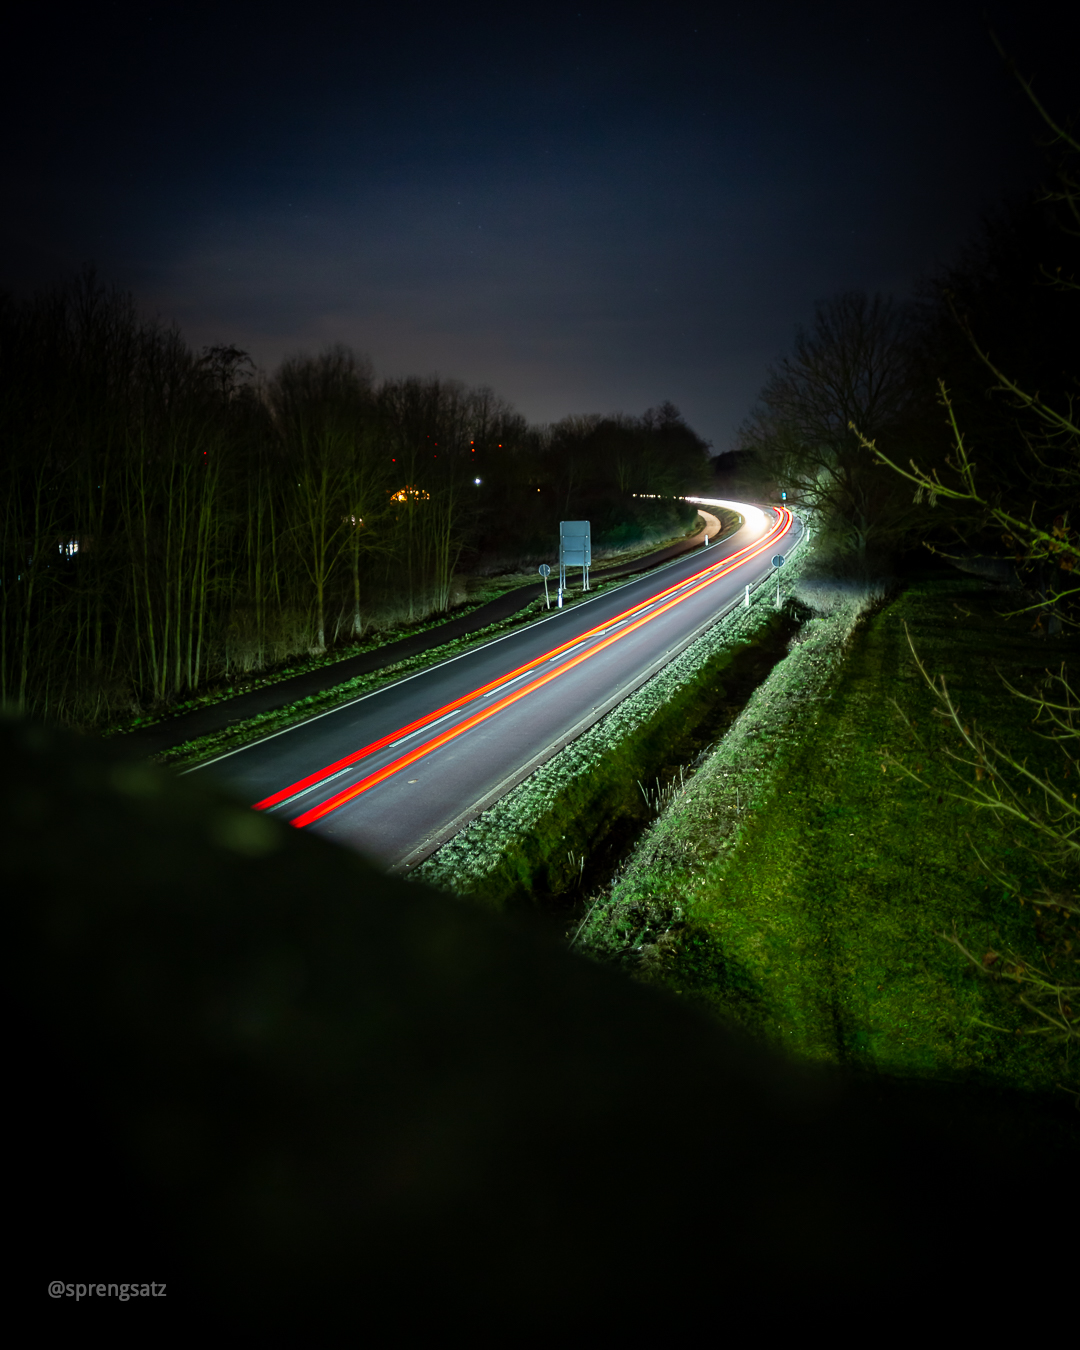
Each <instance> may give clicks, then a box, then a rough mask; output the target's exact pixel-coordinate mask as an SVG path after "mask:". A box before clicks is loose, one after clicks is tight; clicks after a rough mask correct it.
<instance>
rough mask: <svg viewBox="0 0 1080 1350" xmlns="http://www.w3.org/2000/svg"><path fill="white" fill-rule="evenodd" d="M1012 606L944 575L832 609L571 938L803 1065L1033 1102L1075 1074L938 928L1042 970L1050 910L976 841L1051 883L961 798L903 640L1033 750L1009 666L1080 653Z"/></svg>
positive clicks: (1024, 667) (1031, 678) (1021, 675)
mask: <svg viewBox="0 0 1080 1350" xmlns="http://www.w3.org/2000/svg"><path fill="white" fill-rule="evenodd" d="M1007 605H1008V597H1007V596H1004V595H1002V593H1001V592H999V591H996V590H994V589H991V588H989V587H987V586H986V585H985V584H984V583H982V582H979V581H972V580H970V579H967V578H961V577H958V576H956V575H955V574H952V575H949V576H940V577H934V578H932V579H925V580H923V581H921V582H919V583H918V584H912V585H910V586H909V587H908V588H907V589H906V590H905V591H904V592H903V593H902V594H901V595H899V596H898V597H897V598H895V599H894V600H892V601H891V602H890V603H888V604H884V605H881V606H879V607H878V608H877V609H876V610H874V609H872V610H871V611H869V612H868V613H864V614H863V615H862V616H861V618H860V614H859V609H860V606H859V605H858V604H857V603H846V604H843V603H842V604H840V605H838V606H837V607H836V608H835V610H834V612H833V613H832V614H831V615H830V616H828V617H825V618H822V619H818V620H815V622H814V623H812V624H810V625H809V626H808V627H807V628H806V629H805V630H804V633H803V635H802V636H803V638H804V640H803V641H802V642H801V645H797V646H795V647H794V649H793V651H792V653H791V655H790V656H789V657H788V659H787V660H785V661H784V662H782V663H781V664H780V665H778V666H777V667H776V668H775V669H774V671H773V672H772V674H771V676H770V678H769V679H768V681H767V682H766V683H765V684H764V685H763V686H762V687H761V688H760V689H759V690H758V691H757V692H756V694H755V695H754V697H753V699H752V700H751V702H750V704H749V705H748V706H747V708H746V709H745V711H744V712H743V714H742V715H741V716H740V718H739V719H738V721H737V722H736V724H735V725H734V727H733V728H732V730H731V732H730V733H729V735H728V736H727V737H726V738H725V740H724V742H723V743H722V745H721V747H720V748H719V750H718V751H717V753H716V754H714V755H712V756H711V757H710V758H709V760H708V761H707V763H705V764H704V765H703V766H702V768H701V770H700V771H699V773H698V774H696V775H695V777H694V779H693V781H692V782H691V783H690V784H689V785H688V786H687V788H686V790H685V791H684V792H683V793H682V794H681V795H680V796H679V797H678V799H677V800H676V801H675V802H674V804H673V805H672V806H671V807H670V808H669V809H668V810H667V811H666V812H665V813H664V815H663V816H662V817H661V818H660V819H659V820H658V821H657V823H656V824H655V825H654V827H653V828H652V829H651V830H650V831H649V832H648V834H647V835H646V836H645V837H644V838H643V839H642V840H641V841H640V843H639V845H638V847H637V848H636V849H635V851H634V853H633V855H632V857H631V858H630V859H629V861H628V863H627V865H626V866H625V868H624V869H623V871H622V873H621V875H620V876H619V877H618V879H617V881H616V883H615V885H614V886H613V887H612V888H611V889H610V890H609V892H608V893H607V894H606V895H604V896H603V897H602V899H601V900H600V901H599V903H598V904H597V905H596V907H595V909H594V911H593V912H592V914H591V915H590V917H589V918H588V920H587V922H586V925H585V928H584V931H583V933H582V935H581V941H582V942H583V943H584V944H586V945H587V946H588V947H589V948H590V949H591V950H592V951H593V952H595V953H596V954H598V955H601V956H606V957H609V958H618V959H621V960H623V961H624V962H626V963H627V964H628V965H629V966H630V967H631V969H632V970H633V971H634V973H636V974H637V975H638V976H639V977H641V978H645V979H648V980H650V981H652V982H655V983H658V984H661V985H663V986H666V987H667V988H669V989H670V990H672V992H674V993H677V994H681V995H682V996H683V997H691V998H694V999H695V1000H697V1001H699V1002H700V1003H701V1004H702V1005H704V1006H705V1007H707V1008H708V1009H710V1010H711V1011H712V1012H714V1013H715V1014H717V1015H719V1016H720V1017H722V1018H724V1019H727V1020H735V1021H738V1022H740V1023H742V1024H744V1025H746V1026H747V1027H748V1028H750V1029H752V1030H753V1031H755V1032H757V1033H758V1034H761V1035H763V1036H765V1037H767V1038H768V1039H770V1040H772V1041H773V1042H774V1043H778V1044H781V1045H783V1046H784V1047H785V1048H786V1049H788V1050H789V1051H791V1052H794V1053H796V1054H798V1055H800V1056H803V1057H807V1058H810V1059H816V1060H823V1061H831V1062H834V1063H841V1064H846V1065H849V1066H853V1067H856V1068H861V1069H870V1070H877V1071H884V1072H887V1073H890V1074H894V1075H901V1076H907V1077H918V1076H923V1077H933V1078H944V1079H953V1080H956V1081H968V1082H985V1083H988V1084H996V1085H1003V1086H1010V1087H1019V1088H1024V1089H1029V1090H1046V1089H1050V1088H1052V1087H1054V1086H1055V1085H1058V1084H1061V1083H1063V1082H1064V1081H1065V1079H1066V1078H1067V1077H1068V1076H1070V1075H1072V1076H1075V1073H1076V1068H1077V1066H1076V1065H1075V1063H1074V1064H1073V1066H1072V1068H1071V1069H1070V1068H1069V1066H1068V1065H1067V1063H1066V1060H1065V1056H1064V1052H1063V1050H1062V1048H1061V1046H1059V1045H1055V1044H1053V1043H1051V1042H1050V1040H1049V1038H1048V1037H1045V1036H1033V1035H1030V1034H1028V1029H1029V1028H1030V1025H1031V1019H1030V1018H1029V1017H1028V1016H1026V1015H1025V1014H1024V1012H1023V1010H1022V1009H1019V1008H1018V1007H1017V1005H1016V1004H1015V1003H1014V1002H1010V1001H1007V1000H1006V999H1004V998H1003V997H1002V995H1001V991H1000V989H999V988H998V987H997V986H995V985H994V984H992V983H991V982H990V981H989V980H987V979H986V978H983V977H981V976H980V975H979V974H978V972H976V971H975V970H974V968H973V967H971V966H970V965H969V964H967V963H965V962H964V961H963V960H962V959H961V958H960V957H959V955H958V953H957V952H956V951H955V950H954V949H953V948H952V947H951V946H949V945H948V944H947V943H946V942H945V941H944V940H943V939H942V937H941V936H939V935H940V934H941V933H948V932H952V931H953V929H954V926H955V928H956V931H957V932H958V933H959V934H960V936H961V937H962V938H964V940H965V941H966V943H967V944H968V945H969V946H970V947H972V948H973V949H975V950H978V951H983V950H988V949H995V950H998V949H1001V948H1002V947H1008V948H1011V949H1013V950H1015V951H1017V952H1019V953H1021V954H1022V955H1023V956H1025V958H1026V959H1029V960H1031V961H1033V962H1038V961H1039V960H1040V956H1041V951H1042V943H1043V940H1044V936H1045V935H1044V933H1043V931H1042V924H1043V922H1044V919H1043V917H1042V916H1040V914H1039V913H1038V912H1037V911H1036V910H1034V909H1033V907H1032V906H1030V905H1028V906H1026V907H1025V906H1022V905H1021V904H1020V903H1019V902H1018V901H1017V899H1016V897H1015V896H1014V895H1013V894H1012V893H1011V892H1009V891H1007V890H1004V889H1003V888H1002V886H1001V885H1000V884H998V883H994V882H992V881H991V880H990V878H989V876H988V873H987V871H986V869H985V868H984V867H983V866H981V865H980V863H979V860H978V858H977V857H976V854H975V848H976V847H977V848H978V850H979V852H980V853H981V854H982V856H983V857H984V858H985V859H986V861H987V863H989V864H990V865H991V867H996V868H998V869H1000V871H1001V872H1003V873H1006V874H1011V875H1013V876H1014V877H1015V876H1020V877H1023V876H1025V874H1026V875H1027V876H1028V878H1029V879H1031V880H1037V878H1035V877H1032V876H1031V873H1032V869H1033V868H1035V866H1036V865H1035V862H1034V860H1033V859H1032V858H1031V857H1030V856H1029V855H1027V854H1026V853H1024V852H1022V851H1020V850H1019V849H1018V846H1017V841H1016V839H1014V838H1012V837H1011V836H1010V835H1008V834H1007V833H1005V832H1003V831H1002V830H1001V828H1000V827H999V826H996V825H995V823H994V821H993V820H991V819H990V818H989V817H988V816H985V815H980V814H978V813H977V812H976V810H975V809H974V808H973V807H971V806H969V805H966V804H964V803H962V802H960V801H957V800H955V799H954V798H953V797H951V796H950V795H949V793H950V790H952V789H955V783H954V782H953V780H952V779H951V778H950V777H949V775H948V772H947V767H946V766H947V759H946V754H947V751H948V749H949V747H950V745H951V741H950V739H949V734H948V732H947V729H946V728H945V727H944V726H943V725H942V724H941V722H940V720H939V719H936V718H935V717H934V704H933V699H932V696H931V695H930V693H929V691H928V690H927V688H926V686H925V683H924V682H923V681H922V679H921V677H920V676H919V674H918V671H917V669H916V667H915V663H914V660H913V658H912V655H911V651H910V649H909V647H908V640H907V632H908V631H909V632H910V634H911V638H912V640H913V641H914V643H915V646H916V649H917V650H918V652H919V655H920V657H921V658H922V659H923V661H924V663H925V664H926V666H927V668H928V669H929V670H931V671H934V672H937V673H942V674H945V675H946V676H947V678H948V680H949V685H950V688H951V690H952V691H953V693H954V696H955V697H956V698H957V700H958V702H959V703H960V705H961V707H962V709H963V711H964V713H965V716H967V717H969V718H971V719H972V720H977V721H978V723H979V724H980V725H982V726H984V727H988V728H989V727H993V728H995V729H996V730H997V732H998V734H999V736H1000V738H1002V739H1004V740H1006V741H1011V742H1012V743H1013V744H1014V746H1016V747H1017V748H1019V747H1020V746H1021V745H1022V746H1024V747H1025V749H1024V753H1029V754H1031V755H1033V756H1037V754H1038V747H1039V744H1040V743H1039V742H1038V741H1037V740H1035V739H1034V738H1033V737H1032V735H1031V730H1030V725H1029V721H1030V713H1029V712H1028V711H1025V710H1024V709H1023V707H1022V705H1020V704H1018V703H1017V701H1016V700H1015V699H1013V698H1012V697H1010V695H1009V694H1008V692H1007V691H1006V690H1005V688H1004V686H1003V684H1002V682H1001V680H1000V678H999V677H998V674H997V671H998V670H1000V672H1001V673H1002V674H1003V675H1005V676H1006V677H1007V678H1008V679H1009V680H1010V681H1011V682H1012V683H1013V684H1014V685H1016V686H1018V687H1020V688H1023V689H1028V690H1030V689H1032V688H1033V687H1034V686H1035V685H1036V683H1037V682H1039V681H1040V680H1042V679H1043V678H1044V677H1045V671H1046V667H1047V666H1052V667H1056V666H1057V665H1058V664H1059V663H1060V662H1061V661H1062V660H1064V659H1066V658H1067V657H1072V658H1075V656H1076V655H1077V651H1078V644H1077V642H1076V640H1075V639H1072V640H1068V641H1066V640H1055V642H1053V643H1051V644H1048V643H1047V642H1046V641H1040V640H1036V639H1035V638H1034V637H1033V636H1032V634H1031V633H1030V632H1029V631H1028V629H1029V625H1028V623H1026V622H1023V621H1010V620H1006V619H1003V618H1001V617H1000V614H999V611H1000V610H1002V609H1004V608H1006V607H1007ZM894 699H895V702H894ZM901 714H903V716H902V715H901ZM905 718H906V719H908V721H907V722H905V720H904V719H905ZM908 723H911V724H913V725H914V728H915V733H916V734H915V735H913V734H912V732H911V730H910V729H909V726H908ZM905 768H906V769H907V770H909V771H910V774H911V775H913V776H908V774H906V773H904V772H903V769H905Z"/></svg>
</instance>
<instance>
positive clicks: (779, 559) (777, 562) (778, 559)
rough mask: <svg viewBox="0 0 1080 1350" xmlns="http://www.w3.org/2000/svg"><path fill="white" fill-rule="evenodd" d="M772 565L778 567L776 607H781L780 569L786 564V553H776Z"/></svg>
mask: <svg viewBox="0 0 1080 1350" xmlns="http://www.w3.org/2000/svg"><path fill="white" fill-rule="evenodd" d="M772 565H773V566H774V567H775V568H776V608H777V609H779V608H780V569H781V567H783V565H784V555H783V554H782V553H777V554H775V555H774V557H773V560H772Z"/></svg>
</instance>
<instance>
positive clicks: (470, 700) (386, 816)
mask: <svg viewBox="0 0 1080 1350" xmlns="http://www.w3.org/2000/svg"><path fill="white" fill-rule="evenodd" d="M693 500H695V502H697V503H698V504H701V505H705V506H707V505H710V504H712V503H710V501H709V500H707V499H702V498H696V499H693ZM717 504H722V505H736V504H735V503H717ZM736 509H739V510H741V512H742V513H743V514H744V515H745V516H746V523H745V524H744V525H743V526H742V528H741V529H740V530H739V531H737V533H736V534H734V535H733V536H731V538H729V539H726V540H724V542H723V543H722V544H718V545H712V546H710V547H704V548H702V549H701V550H699V551H698V552H697V553H694V554H691V555H689V556H686V557H683V558H680V559H678V560H676V561H675V562H673V563H670V564H667V565H666V566H664V567H662V568H660V569H658V570H657V571H656V572H652V573H650V574H649V575H647V576H645V577H641V578H639V579H638V580H636V581H632V582H628V583H627V584H626V585H624V586H620V587H617V588H616V589H614V590H611V591H607V592H605V593H604V594H602V595H598V596H597V597H596V598H595V599H592V600H589V601H586V602H583V603H579V604H577V605H575V606H574V608H573V609H564V610H553V611H552V615H551V617H550V618H548V619H545V620H543V621H542V622H540V623H536V624H532V625H530V626H529V627H527V628H523V629H521V630H520V631H518V632H515V633H511V634H508V635H507V636H506V637H503V638H497V639H495V640H494V641H492V642H490V643H487V644H485V645H484V646H483V647H480V648H477V649H475V650H473V651H471V652H468V653H466V654H465V655H463V656H459V657H456V658H454V659H452V660H450V661H445V662H443V663H441V664H440V665H437V666H434V667H432V668H431V669H429V670H426V671H422V672H421V673H419V674H417V675H414V676H411V677H409V678H407V679H404V680H400V681H398V682H397V683H395V684H392V685H389V686H387V687H385V688H383V689H380V690H378V691H376V692H375V693H373V694H368V695H366V696H364V697H362V698H359V699H356V700H354V701H352V702H350V703H347V704H344V705H342V706H341V707H338V708H335V709H332V710H331V711H329V712H326V713H322V714H320V715H318V716H316V717H313V718H310V719H309V720H308V721H306V722H303V723H300V724H299V725H297V726H294V727H290V728H288V729H287V730H285V731H281V732H276V733H273V734H271V735H269V736H266V737H264V738H263V739H262V740H259V741H255V742H253V743H252V744H250V745H247V746H244V747H242V748H241V749H239V750H234V751H232V752H231V753H229V754H227V755H224V756H222V757H221V758H220V759H217V760H211V761H209V762H208V763H207V764H204V765H200V766H198V768H197V769H196V770H190V771H189V772H198V773H200V774H206V775H209V776H210V777H212V778H213V779H214V780H216V781H217V782H219V783H222V784H224V785H226V786H227V787H229V788H230V789H231V790H232V791H233V792H238V793H240V794H241V795H242V796H244V797H245V798H246V799H247V801H249V802H250V803H251V804H252V806H253V807H254V808H255V809H257V810H260V811H267V812H269V813H271V814H273V815H275V816H277V817H279V818H281V819H284V820H287V821H289V822H291V823H292V824H293V825H295V826H296V827H297V828H301V829H310V830H313V831H315V832H316V833H317V834H320V835H324V836H325V837H327V838H330V839H333V840H335V841H336V842H338V843H341V844H344V845H346V846H347V847H350V848H354V849H356V850H358V851H360V852H362V853H365V854H367V855H368V856H369V857H371V858H374V859H375V860H376V861H378V862H380V863H382V864H383V865H384V866H388V867H392V868H394V869H395V870H408V869H409V868H411V867H413V866H415V865H416V864H417V863H419V862H421V861H422V860H423V859H424V858H425V857H427V856H429V855H430V854H431V853H432V852H434V851H435V849H436V848H438V847H439V846H440V845H441V844H442V843H444V842H445V841H446V840H447V839H448V838H450V837H452V835H453V834H454V833H456V832H457V830H459V829H460V828H461V827H462V826H463V825H464V824H465V823H466V822H467V821H468V820H470V819H472V818H473V817H474V816H475V815H477V814H478V813H479V812H480V811H481V810H483V809H486V807H487V806H489V805H491V804H492V803H493V802H495V801H497V800H498V798H499V797H500V796H502V795H503V794H504V793H505V792H507V791H509V790H510V788H511V787H513V786H514V785H515V784H516V783H518V782H520V781H522V779H523V778H525V777H526V776H527V775H528V774H529V773H530V772H532V771H533V770H534V769H535V768H536V767H537V766H538V765H539V764H541V763H542V762H543V761H544V760H545V759H546V758H548V757H549V756H550V755H551V754H553V753H554V752H555V751H556V750H558V749H560V748H561V747H562V746H563V745H565V744H567V743H568V742H569V741H570V740H572V739H574V737H575V736H578V735H580V734H581V732H582V731H584V730H585V729H586V727H588V726H590V725H592V723H593V722H595V721H597V720H598V719H599V718H600V717H602V716H603V715H604V714H605V713H606V712H608V711H609V710H610V709H611V708H612V707H614V706H615V705H616V704H617V703H619V702H621V700H622V699H624V698H625V697H626V696H627V695H628V694H629V693H631V692H632V691H633V690H634V689H636V688H638V687H639V686H640V685H641V684H643V683H644V682H645V680H647V679H649V678H650V677H651V676H652V675H653V674H655V673H656V671H657V670H659V669H660V668H661V667H662V666H663V665H664V664H666V663H667V662H668V661H669V660H671V658H672V657H673V656H674V655H676V654H677V653H678V652H679V651H681V650H683V648H684V647H686V646H687V645H689V643H690V642H692V641H693V640H694V638H696V637H697V636H698V635H699V634H700V633H701V632H703V631H704V629H705V628H707V627H708V626H709V625H710V624H711V623H713V622H714V621H715V619H716V617H717V616H718V615H719V614H720V613H721V612H722V611H723V610H725V609H726V608H727V607H728V606H729V605H730V604H731V603H732V602H733V601H734V600H736V599H737V598H738V597H739V596H740V595H741V594H743V588H744V587H745V586H746V585H748V584H751V585H752V584H753V583H754V582H755V581H756V580H757V579H758V578H759V577H761V576H762V575H763V574H764V573H766V572H768V571H770V570H771V562H770V560H771V558H772V557H773V556H774V555H775V554H776V553H783V552H784V551H785V550H786V549H787V548H788V547H790V544H791V543H792V542H793V539H794V537H795V533H794V532H795V530H796V529H797V528H798V527H797V525H796V522H795V521H794V519H793V517H792V515H791V513H790V512H789V511H787V510H785V509H783V508H779V509H775V510H773V511H770V512H762V511H760V510H758V509H757V508H755V507H750V506H742V507H738V506H736Z"/></svg>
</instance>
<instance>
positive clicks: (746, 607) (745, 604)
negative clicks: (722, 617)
mask: <svg viewBox="0 0 1080 1350" xmlns="http://www.w3.org/2000/svg"><path fill="white" fill-rule="evenodd" d="M743 607H744V608H745V609H749V608H750V587H749V586H747V588H746V599H745V600H744V601H743Z"/></svg>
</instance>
